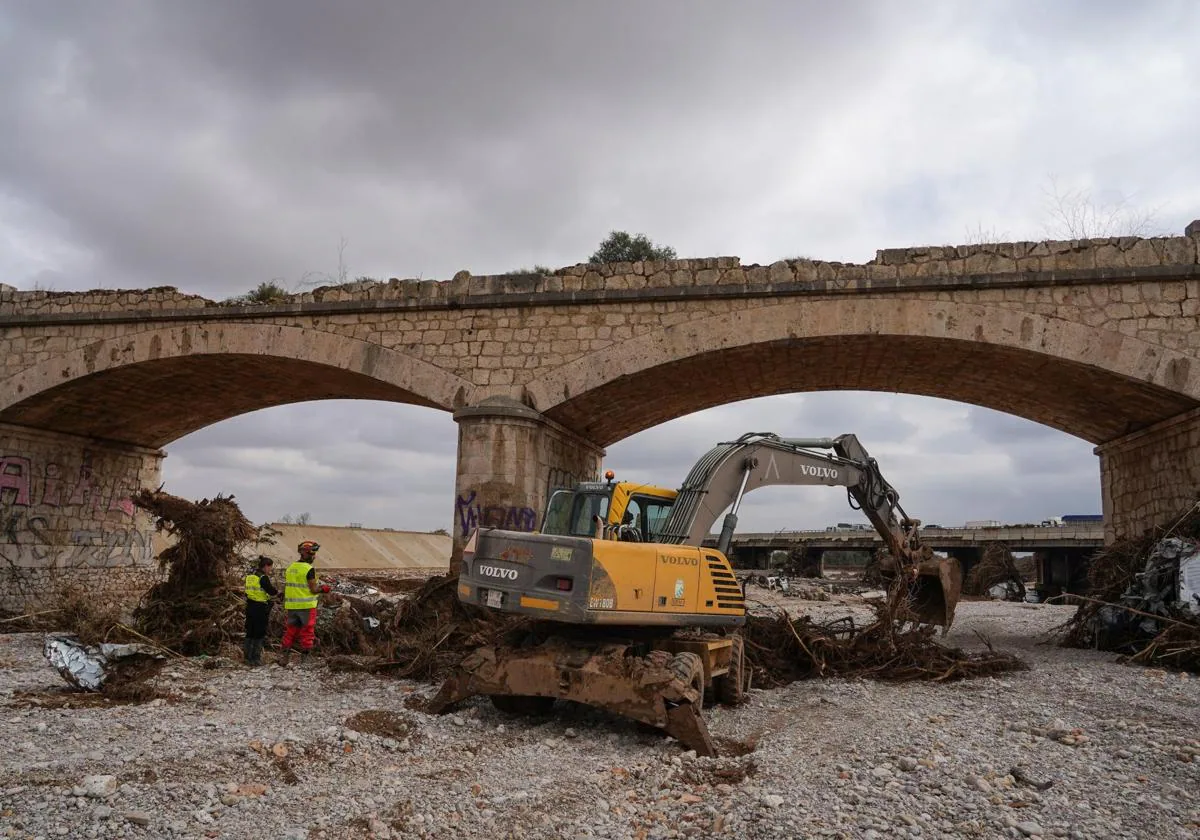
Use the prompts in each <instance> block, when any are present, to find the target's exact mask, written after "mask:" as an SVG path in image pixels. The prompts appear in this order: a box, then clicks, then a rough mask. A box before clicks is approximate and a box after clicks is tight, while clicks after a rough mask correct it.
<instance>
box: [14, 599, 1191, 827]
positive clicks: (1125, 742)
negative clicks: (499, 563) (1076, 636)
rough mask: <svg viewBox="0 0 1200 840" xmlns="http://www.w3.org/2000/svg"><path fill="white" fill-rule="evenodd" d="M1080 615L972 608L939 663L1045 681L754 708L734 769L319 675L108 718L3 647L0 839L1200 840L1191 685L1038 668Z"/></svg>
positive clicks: (21, 646) (478, 706)
mask: <svg viewBox="0 0 1200 840" xmlns="http://www.w3.org/2000/svg"><path fill="white" fill-rule="evenodd" d="M770 599H774V600H776V602H782V603H786V605H787V606H788V608H789V609H791V608H794V609H796V610H797V611H800V610H809V611H812V612H817V613H819V614H820V615H821V616H822V617H834V616H836V615H838V614H839V611H840V614H844V613H845V612H846V611H847V610H851V609H855V607H854V606H853V605H852V604H848V603H836V602H835V603H807V602H799V601H797V600H796V599H778V598H775V595H774V593H771V594H770V596H769V597H768V598H766V599H764V600H770ZM1072 610H1073V608H1071V607H1060V606H1051V605H1041V604H1038V605H1034V604H1013V603H998V602H966V603H963V604H961V605H960V607H959V613H958V620H957V622H956V624H955V627H954V630H953V631H952V632H951V633H950V634H949V636H948V637H947V639H946V641H947V642H949V643H952V644H957V645H960V646H963V647H968V648H975V647H978V646H980V645H981V644H982V641H981V640H980V638H979V636H977V635H976V632H978V633H980V634H982V635H983V636H985V637H987V638H988V639H989V640H990V641H991V642H992V643H993V644H994V645H995V646H996V647H997V648H998V649H1002V650H1010V651H1013V652H1016V653H1018V654H1019V655H1020V656H1021V657H1022V658H1023V659H1024V660H1025V661H1026V662H1027V663H1028V664H1029V666H1030V669H1031V670H1029V671H1024V672H1017V673H1011V674H1006V675H1003V676H1002V677H1001V678H985V679H980V680H974V681H967V682H958V683H952V684H935V683H919V684H918V683H907V684H900V685H892V684H887V683H878V682H871V681H865V680H841V679H838V680H811V681H805V682H801V683H795V684H793V685H791V686H788V687H786V688H782V689H776V690H769V691H764V690H760V689H753V690H752V692H751V700H750V702H749V703H747V704H746V705H744V706H742V707H739V708H736V709H729V708H724V707H714V708H712V709H710V710H708V711H706V713H705V714H706V718H707V720H708V724H709V728H710V730H711V731H712V733H713V734H714V736H716V737H717V738H718V739H720V740H721V743H722V744H723V745H724V746H725V749H726V752H727V753H728V754H727V755H725V756H723V757H722V758H717V759H704V758H697V757H696V756H695V755H694V754H691V753H685V752H682V751H681V750H680V748H679V745H678V744H677V743H676V742H674V741H672V740H670V739H668V738H665V737H662V736H659V735H657V734H655V733H650V732H646V731H644V730H642V729H640V728H638V727H637V726H635V725H633V724H631V723H629V722H626V721H623V720H621V719H618V718H614V717H611V716H608V715H605V714H603V713H600V712H597V711H594V710H590V709H586V708H582V707H574V706H572V707H568V708H559V709H557V711H556V713H555V714H554V715H552V716H551V717H549V718H546V719H536V720H530V719H523V718H512V717H508V716H505V715H502V714H501V713H499V712H497V711H496V710H494V709H493V708H492V706H491V704H490V703H489V702H487V701H486V700H484V699H479V698H476V699H474V700H472V701H469V702H467V703H465V704H463V705H462V706H461V707H460V708H459V709H458V710H457V711H456V712H455V713H452V714H448V715H445V716H442V717H432V716H429V715H426V714H423V713H421V712H417V711H412V710H410V709H408V708H406V706H405V700H406V698H408V697H410V696H412V695H414V693H415V694H416V695H418V696H420V695H426V694H430V693H432V691H433V690H434V688H435V687H434V686H431V685H428V684H424V683H418V682H412V681H405V680H395V679H390V678H377V677H373V676H369V675H365V674H359V673H335V672H332V671H330V670H328V669H327V668H325V667H323V666H321V665H320V664H313V665H310V666H305V667H304V668H298V667H295V666H293V667H291V668H288V669H281V668H279V667H277V666H274V665H272V666H268V667H264V668H258V669H248V668H245V667H244V666H242V665H240V664H236V663H232V662H225V663H224V664H223V665H222V666H221V667H215V668H206V667H204V666H203V664H202V662H201V661H199V660H188V661H175V662H171V663H169V664H168V665H167V667H166V668H165V669H164V671H163V673H162V675H161V676H160V677H159V678H158V682H157V685H158V687H159V689H160V690H161V691H162V692H163V693H164V694H165V695H167V697H166V698H165V699H157V700H153V701H150V702H147V703H140V704H129V705H105V704H101V705H97V704H96V703H95V702H81V698H80V695H67V694H66V693H65V692H64V690H63V689H64V688H65V683H63V681H62V680H61V678H60V677H59V676H58V674H57V673H56V672H55V671H54V670H52V669H51V668H50V667H49V666H48V665H47V664H46V662H45V660H44V659H43V657H42V641H41V640H42V637H41V635H40V634H9V635H0V740H2V743H3V744H4V749H3V751H2V754H0V755H2V757H0V837H21V838H55V837H70V838H109V837H124V838H144V837H165V838H217V837H220V838H238V837H247V838H260V837H261V838H295V839H296V840H300V838H305V839H306V840H307V838H343V837H348V838H367V837H375V838H387V837H429V838H476V837H477V838H506V837H513V838H535V837H565V838H589V837H606V838H665V837H710V836H712V837H731V838H733V837H736V838H778V837H834V838H876V837H878V838H883V837H922V838H941V837H946V838H951V837H1043V836H1044V837H1071V838H1088V840H1093V839H1094V838H1126V837H1147V838H1150V837H1153V838H1160V840H1161V839H1163V838H1177V837H1179V838H1182V837H1189V838H1194V837H1197V836H1200V740H1197V739H1198V738H1200V725H1198V724H1200V704H1198V700H1200V680H1197V679H1196V678H1194V677H1188V676H1186V675H1180V674H1172V673H1166V672H1163V671H1160V670H1150V669H1145V668H1139V667H1129V666H1125V665H1121V664H1117V663H1116V662H1114V657H1113V656H1112V655H1111V654H1102V653H1095V652H1090V651H1079V650H1066V649H1062V648H1058V647H1055V646H1053V645H1050V644H1039V643H1040V642H1042V641H1044V638H1045V636H1044V634H1045V633H1046V631H1048V630H1050V629H1051V628H1053V627H1054V626H1056V625H1058V624H1060V623H1061V622H1062V621H1064V620H1065V619H1066V618H1067V617H1068V616H1069V615H1070V614H1071V612H1072ZM65 699H71V700H72V701H73V705H72V706H70V707H64V706H63V702H64V700H65ZM559 705H560V706H562V705H563V704H559ZM751 746H753V747H754V748H753V749H752V750H751V751H749V752H746V750H748V749H749V748H750V747H751ZM737 752H743V753H745V754H742V755H736V754H734V753H737Z"/></svg>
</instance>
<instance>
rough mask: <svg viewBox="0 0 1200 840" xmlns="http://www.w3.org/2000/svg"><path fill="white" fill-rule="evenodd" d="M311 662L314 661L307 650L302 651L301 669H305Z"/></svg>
mask: <svg viewBox="0 0 1200 840" xmlns="http://www.w3.org/2000/svg"><path fill="white" fill-rule="evenodd" d="M311 661H312V660H311V659H310V658H309V652H308V651H307V650H302V651H300V667H304V666H305V665H307V664H308V663H309V662H311Z"/></svg>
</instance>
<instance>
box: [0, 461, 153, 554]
mask: <svg viewBox="0 0 1200 840" xmlns="http://www.w3.org/2000/svg"><path fill="white" fill-rule="evenodd" d="M134 489H135V485H134V483H133V482H132V481H131V480H129V479H127V478H124V479H123V478H116V479H113V480H105V479H104V477H103V476H101V475H99V474H98V471H97V470H96V469H95V468H94V464H93V461H92V457H91V453H88V452H84V454H83V458H82V460H81V462H80V464H79V466H78V468H77V469H73V470H72V469H68V468H66V467H65V466H64V465H63V464H61V463H58V462H56V461H45V462H44V463H39V461H38V459H37V458H35V457H30V456H27V455H13V454H7V455H0V557H3V559H4V560H5V561H6V562H7V563H8V565H10V566H13V567H36V566H57V567H75V566H117V565H139V564H140V565H145V564H149V563H150V562H151V561H152V560H153V558H154V548H153V544H152V538H151V532H150V530H149V529H148V528H139V527H138V526H137V524H136V523H135V522H134V521H132V520H133V519H134V506H133V502H132V500H131V496H132V493H133V490H134ZM73 525H77V526H81V527H72V526H73Z"/></svg>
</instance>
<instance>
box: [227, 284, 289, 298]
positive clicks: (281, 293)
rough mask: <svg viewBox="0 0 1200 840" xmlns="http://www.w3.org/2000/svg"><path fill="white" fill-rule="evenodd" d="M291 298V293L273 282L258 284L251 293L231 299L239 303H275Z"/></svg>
mask: <svg viewBox="0 0 1200 840" xmlns="http://www.w3.org/2000/svg"><path fill="white" fill-rule="evenodd" d="M290 296H291V292H289V291H288V290H287V289H285V288H283V286H280V285H279V284H278V283H275V282H268V283H259V284H258V285H257V286H255V287H254V289H253V290H252V291H249V292H246V294H244V295H240V296H238V297H235V298H233V300H235V301H238V302H240V303H276V302H277V301H281V300H284V299H285V298H287V297H290Z"/></svg>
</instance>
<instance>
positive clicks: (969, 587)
mask: <svg viewBox="0 0 1200 840" xmlns="http://www.w3.org/2000/svg"><path fill="white" fill-rule="evenodd" d="M993 589H995V590H996V593H1002V597H1003V599H1004V600H1006V601H1024V600H1025V581H1024V577H1023V575H1022V573H1021V570H1020V569H1018V568H1017V561H1016V558H1015V557H1014V556H1013V553H1012V551H1011V550H1010V549H1009V547H1008V546H1007V545H1005V544H1004V543H1000V542H991V543H988V544H987V545H986V546H984V548H983V551H982V553H981V557H980V559H979V562H978V563H976V564H975V565H974V566H972V567H971V571H970V572H969V573H968V574H967V577H966V580H964V581H963V594H964V595H975V596H982V595H990V594H993Z"/></svg>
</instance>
